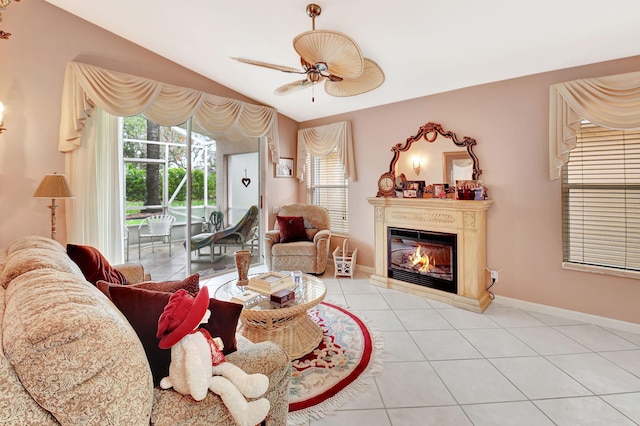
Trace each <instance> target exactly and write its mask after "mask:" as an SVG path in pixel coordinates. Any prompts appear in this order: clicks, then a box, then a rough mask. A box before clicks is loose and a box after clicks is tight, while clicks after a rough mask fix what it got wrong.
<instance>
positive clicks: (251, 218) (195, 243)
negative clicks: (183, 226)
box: [185, 206, 259, 263]
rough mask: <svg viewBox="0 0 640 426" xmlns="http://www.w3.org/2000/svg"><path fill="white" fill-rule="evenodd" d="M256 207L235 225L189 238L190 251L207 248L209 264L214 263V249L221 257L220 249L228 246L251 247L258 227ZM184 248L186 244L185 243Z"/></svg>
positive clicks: (252, 207) (250, 209) (251, 208)
mask: <svg viewBox="0 0 640 426" xmlns="http://www.w3.org/2000/svg"><path fill="white" fill-rule="evenodd" d="M258 213H259V210H258V206H251V207H250V208H249V210H247V213H245V215H244V216H243V217H242V219H240V220H239V221H238V223H236V224H235V225H233V226H231V227H229V228H226V229H222V230H220V231H217V232H203V233H201V234H198V235H194V236H193V237H191V251H194V250H197V251H198V254H199V253H200V249H202V248H204V247H207V246H209V250H210V252H209V253H210V256H211V263H214V262H215V260H216V259H215V256H216V247H218V250H219V255H220V256H222V255H223V253H222V249H223V248H224V249H225V250H226V248H227V247H228V246H240V247H241V248H242V249H243V250H244V248H245V247H246V246H247V245H248V244H249V245H251V246H253V239H254V238H255V232H256V229H255V227H256V226H257V225H258V219H259V215H258ZM185 246H186V243H185Z"/></svg>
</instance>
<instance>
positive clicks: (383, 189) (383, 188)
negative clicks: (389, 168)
mask: <svg viewBox="0 0 640 426" xmlns="http://www.w3.org/2000/svg"><path fill="white" fill-rule="evenodd" d="M395 196H396V177H395V175H394V174H393V173H390V172H387V173H383V174H382V175H380V178H379V179H378V193H377V194H376V197H395Z"/></svg>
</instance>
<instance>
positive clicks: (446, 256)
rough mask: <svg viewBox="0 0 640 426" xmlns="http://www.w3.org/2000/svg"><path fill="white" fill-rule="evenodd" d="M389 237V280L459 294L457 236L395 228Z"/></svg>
mask: <svg viewBox="0 0 640 426" xmlns="http://www.w3.org/2000/svg"><path fill="white" fill-rule="evenodd" d="M387 233H388V235H387V244H388V247H387V256H388V259H387V265H388V271H387V277H389V278H393V279H396V280H399V281H404V282H408V283H411V284H418V285H421V286H425V287H430V288H434V289H437V290H442V291H446V292H449V293H457V292H458V281H457V279H458V255H457V236H456V234H448V233H443V232H431V231H420V230H414V229H403V228H395V227H388V228H387Z"/></svg>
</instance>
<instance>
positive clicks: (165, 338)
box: [156, 287, 209, 349]
mask: <svg viewBox="0 0 640 426" xmlns="http://www.w3.org/2000/svg"><path fill="white" fill-rule="evenodd" d="M207 309H209V290H208V288H207V287H202V288H201V289H200V291H199V292H198V294H197V296H196V297H193V296H191V295H190V294H189V293H188V292H187V291H186V290H184V289H180V290H178V291H176V292H175V293H173V294H172V295H171V297H170V298H169V302H167V306H165V307H164V311H163V312H162V315H160V318H158V333H157V334H156V337H157V338H159V339H160V343H158V346H159V347H160V349H169V348H170V347H171V346H173V345H175V344H176V343H178V342H179V341H180V339H182V338H183V337H184V336H186V335H187V334H189V333H190V332H192V331H193V330H194V329H195V328H196V327H197V326H198V324H200V321H202V318H203V317H204V314H205V312H206V311H207Z"/></svg>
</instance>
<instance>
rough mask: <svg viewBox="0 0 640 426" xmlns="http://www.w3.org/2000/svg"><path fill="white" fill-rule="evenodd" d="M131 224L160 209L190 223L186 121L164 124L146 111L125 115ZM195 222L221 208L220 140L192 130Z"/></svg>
mask: <svg viewBox="0 0 640 426" xmlns="http://www.w3.org/2000/svg"><path fill="white" fill-rule="evenodd" d="M122 136H123V146H122V149H123V161H124V171H125V194H126V196H125V197H126V206H125V217H126V223H127V225H136V224H138V223H139V222H140V221H141V220H142V218H144V217H147V216H150V215H152V214H154V213H159V212H162V213H165V214H171V215H173V216H176V219H177V223H186V202H187V200H186V192H187V191H186V181H187V177H186V169H187V153H186V136H187V132H186V130H185V129H184V127H183V126H170V127H165V126H160V125H158V124H155V123H153V122H151V121H149V120H147V119H146V118H145V117H144V116H142V115H136V116H132V117H124V118H123V119H122ZM191 141H192V142H191V143H192V145H191V167H192V194H191V195H192V200H191V205H192V211H191V214H192V221H194V220H195V221H199V219H200V218H203V217H208V213H209V211H210V210H212V209H214V208H215V207H216V170H215V161H216V141H215V140H213V139H211V138H209V137H207V136H204V135H201V134H199V133H196V132H191Z"/></svg>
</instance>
